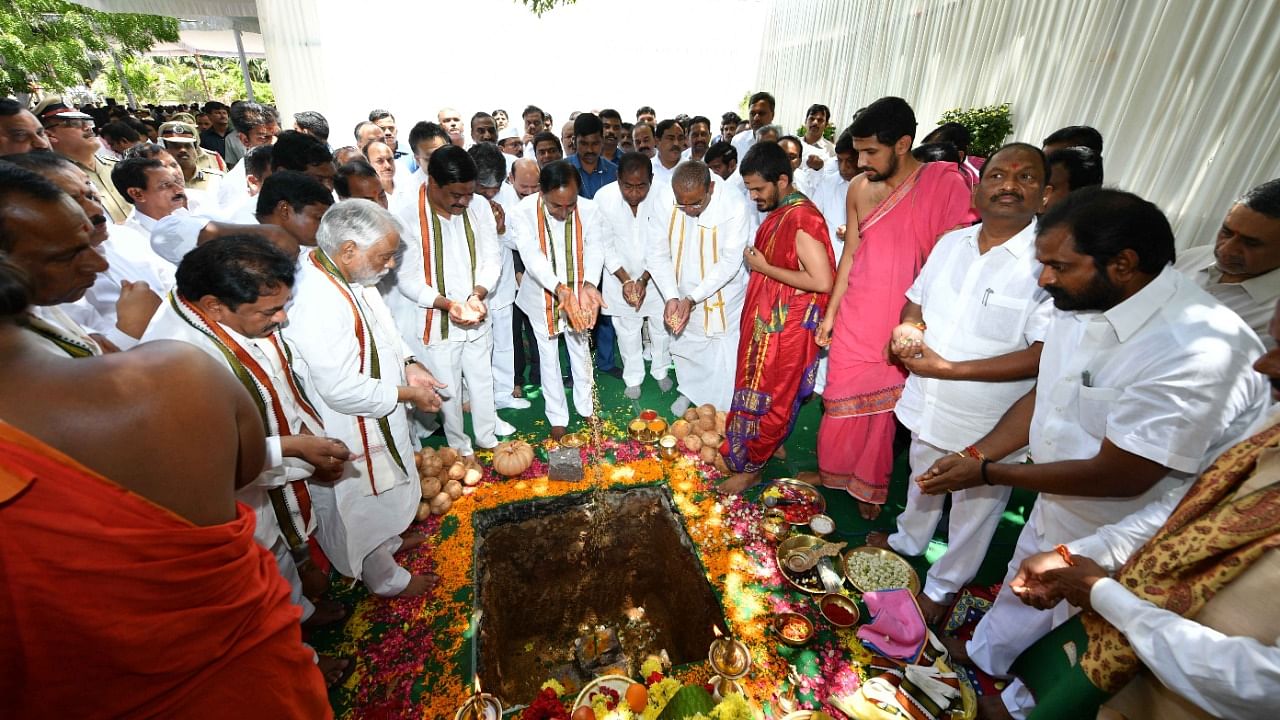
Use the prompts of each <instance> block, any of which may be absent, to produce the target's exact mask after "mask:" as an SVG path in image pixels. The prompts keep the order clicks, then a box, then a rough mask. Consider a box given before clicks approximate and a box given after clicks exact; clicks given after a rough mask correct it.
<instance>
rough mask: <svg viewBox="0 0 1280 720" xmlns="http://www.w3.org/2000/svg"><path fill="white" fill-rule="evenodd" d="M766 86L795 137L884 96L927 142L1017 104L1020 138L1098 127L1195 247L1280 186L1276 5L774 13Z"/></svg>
mask: <svg viewBox="0 0 1280 720" xmlns="http://www.w3.org/2000/svg"><path fill="white" fill-rule="evenodd" d="M758 84H759V85H760V86H761V87H764V88H771V89H773V92H774V94H775V95H776V96H777V98H778V120H779V122H781V123H782V124H783V125H784V126H785V127H788V128H793V127H795V126H797V125H799V124H800V123H801V122H802V121H803V113H804V111H805V109H806V108H807V107H808V105H809V104H810V103H813V102H823V103H825V104H827V105H829V106H831V109H832V112H833V115H834V117H835V118H837V119H838V120H839V121H840V125H842V126H843V125H846V124H847V123H848V122H849V119H850V118H851V116H852V113H853V112H854V111H856V110H857V109H858V108H859V107H862V106H864V105H866V104H867V103H869V102H870V101H872V100H874V99H876V98H877V97H881V96H885V95H898V96H900V97H903V98H905V99H906V100H907V101H908V102H910V103H911V104H912V106H913V107H914V108H915V110H916V116H917V118H918V120H919V124H920V134H921V136H923V134H924V133H927V132H928V131H929V130H930V129H932V128H933V127H935V126H936V125H937V122H936V121H937V119H938V116H939V115H940V113H941V112H942V111H943V110H946V109H949V108H953V107H957V106H962V107H973V106H980V105H990V104H996V103H1000V102H1006V101H1007V102H1010V103H1012V108H1013V124H1014V132H1013V135H1012V137H1011V138H1010V139H1011V140H1013V139H1017V140H1025V141H1028V142H1031V143H1034V144H1037V145H1038V144H1039V143H1040V140H1041V139H1042V138H1044V136H1046V135H1047V134H1049V133H1050V132H1052V131H1053V130H1055V129H1057V128H1059V127H1062V126H1065V125H1092V126H1094V127H1096V128H1098V129H1099V130H1100V131H1101V132H1102V134H1103V136H1104V138H1105V148H1104V152H1103V157H1104V159H1105V166H1106V177H1107V184H1108V185H1113V186H1118V187H1120V188H1122V189H1125V190H1130V191H1132V192H1136V193H1138V194H1139V195H1142V196H1143V197H1146V198H1147V199H1149V200H1152V201H1153V202H1155V203H1156V204H1158V205H1159V206H1160V207H1161V208H1162V209H1164V211H1165V212H1166V213H1167V214H1168V215H1169V218H1170V220H1171V221H1172V222H1173V225H1174V231H1175V232H1176V233H1177V234H1178V238H1179V242H1180V246H1183V247H1185V246H1190V245H1199V244H1204V243H1207V242H1211V241H1212V239H1213V236H1214V234H1215V232H1216V230H1217V227H1218V225H1219V223H1221V221H1222V217H1223V215H1224V214H1225V212H1226V210H1227V208H1228V207H1229V206H1230V203H1231V201H1232V199H1234V198H1235V197H1236V196H1238V195H1239V194H1240V193H1241V192H1242V191H1243V190H1245V189H1247V188H1249V187H1251V186H1253V185H1256V184H1258V183H1260V182H1263V181H1265V180H1269V179H1272V178H1275V177H1278V176H1280V112H1278V109H1280V3H1278V2H1275V1H1274V0H1254V1H1249V0H1231V1H1230V2H1226V1H1209V0H1200V1H1193V0H1127V1H1125V2H1120V1H1119V0H1087V1H1085V2H1080V1H1079V0H1003V1H996V0H983V1H981V2H979V1H978V0H857V1H856V2H854V1H853V0H776V2H774V3H773V4H772V5H771V8H770V12H769V17H768V20H767V21H766V29H765V41H764V45H763V49H762V53H761V58H760V74H759V80H758Z"/></svg>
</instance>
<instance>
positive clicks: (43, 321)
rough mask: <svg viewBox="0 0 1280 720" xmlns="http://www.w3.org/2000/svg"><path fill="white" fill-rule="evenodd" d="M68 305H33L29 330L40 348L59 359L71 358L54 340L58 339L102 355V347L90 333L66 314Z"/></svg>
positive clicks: (28, 310) (30, 308)
mask: <svg viewBox="0 0 1280 720" xmlns="http://www.w3.org/2000/svg"><path fill="white" fill-rule="evenodd" d="M67 307H69V306H67V305H32V306H31V307H29V308H28V309H27V313H28V314H29V315H30V316H31V317H32V318H33V319H32V320H31V321H29V323H28V327H27V329H28V330H30V331H31V335H32V337H35V338H36V339H37V340H38V341H39V342H40V346H41V347H42V348H44V349H45V350H48V351H49V352H50V353H52V354H54V355H56V356H58V357H63V358H65V357H69V353H68V352H67V351H66V350H64V349H63V348H62V347H61V346H59V344H58V342H55V340H54V339H53V338H54V337H57V338H59V339H61V340H62V341H63V342H69V343H71V344H73V345H76V346H79V347H81V348H83V349H84V350H87V351H88V352H89V353H91V354H93V355H101V354H102V347H101V346H99V345H98V342H97V341H96V340H94V339H93V338H91V337H89V332H88V331H87V330H85V329H84V328H83V327H81V326H80V324H79V323H77V322H76V321H75V320H72V319H71V317H70V316H69V315H68V314H67V313H66V312H65V308H67Z"/></svg>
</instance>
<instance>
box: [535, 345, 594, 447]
mask: <svg viewBox="0 0 1280 720" xmlns="http://www.w3.org/2000/svg"><path fill="white" fill-rule="evenodd" d="M533 336H534V337H535V338H537V340H538V362H539V367H540V368H541V370H540V374H541V375H542V401H543V402H544V403H545V404H546V411H545V412H546V415H547V422H549V423H551V424H552V425H559V426H561V427H563V426H565V425H568V424H569V403H568V401H567V400H566V399H565V394H564V383H563V382H562V381H561V379H560V377H561V375H560V338H564V344H565V348H566V349H567V350H568V351H569V372H570V373H571V374H572V375H573V408H574V409H575V410H577V411H578V414H579V415H581V416H582V417H590V416H591V415H593V414H594V413H595V407H594V404H593V403H592V399H591V394H592V390H593V388H594V385H595V377H594V376H593V375H592V368H591V348H590V347H589V346H588V344H587V340H588V338H590V334H589V333H576V332H571V331H568V330H566V331H565V332H562V333H560V334H559V335H556V336H551V335H547V334H546V333H545V332H544V331H543V330H542V328H540V327H539V326H538V325H537V324H535V325H534V328H533Z"/></svg>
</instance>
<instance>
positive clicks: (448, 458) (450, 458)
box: [436, 447, 458, 467]
mask: <svg viewBox="0 0 1280 720" xmlns="http://www.w3.org/2000/svg"><path fill="white" fill-rule="evenodd" d="M436 457H438V458H440V464H441V465H442V466H444V467H448V466H450V465H452V464H454V463H455V462H457V461H458V451H457V450H454V449H453V448H451V447H442V448H440V449H439V450H437V451H436Z"/></svg>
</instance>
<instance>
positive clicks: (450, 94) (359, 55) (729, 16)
mask: <svg viewBox="0 0 1280 720" xmlns="http://www.w3.org/2000/svg"><path fill="white" fill-rule="evenodd" d="M767 10H768V3H767V2H766V1H765V0H697V2H691V1H688V0H645V1H644V2H629V1H627V0H578V2H577V3H576V4H575V5H571V6H568V7H560V8H556V9H555V10H552V11H551V12H548V13H546V14H544V15H543V16H542V17H541V18H538V17H536V16H535V15H533V13H531V12H529V10H527V9H526V8H525V6H524V5H523V4H521V3H519V2H517V0H467V1H466V2H451V3H442V2H412V1H410V0H386V1H383V2H378V3H371V4H369V5H364V4H362V3H358V2H346V1H344V2H336V1H334V0H259V2H258V11H259V19H260V21H261V24H262V30H263V36H264V39H265V42H266V48H267V59H268V62H269V64H270V67H271V78H272V87H273V89H274V90H275V92H276V98H277V100H278V103H279V106H280V110H281V112H282V113H292V112H297V111H300V110H319V111H320V112H322V113H324V115H325V116H326V117H327V118H328V119H329V122H330V125H331V127H332V128H333V130H332V134H331V138H330V140H331V143H332V144H333V145H334V146H335V147H336V146H339V145H344V144H348V143H349V142H350V141H351V128H353V127H354V125H355V123H356V122H357V121H358V120H361V119H364V118H366V117H367V115H368V112H369V110H370V109H372V108H375V107H384V108H386V109H388V110H390V111H391V112H392V113H393V114H395V116H396V119H397V121H398V123H399V126H400V128H402V130H401V134H400V139H401V142H405V141H407V139H408V131H409V128H410V127H412V125H413V124H414V122H416V121H418V120H432V121H434V120H435V119H436V111H437V110H438V109H439V108H441V107H442V106H445V105H450V106H453V107H456V108H457V109H458V110H460V111H461V112H462V115H463V119H464V121H465V120H469V118H470V117H471V115H472V113H474V112H476V111H479V110H483V111H485V112H488V111H491V110H494V109H495V108H499V107H500V108H503V109H505V110H506V111H507V112H508V114H509V115H512V116H513V117H514V119H515V120H516V121H517V122H518V121H519V118H518V116H519V113H520V111H521V110H522V109H524V107H525V106H526V105H529V104H535V105H538V106H539V107H541V108H542V109H544V110H546V111H548V112H550V113H551V114H552V115H553V116H554V119H555V122H556V125H557V127H556V130H557V132H558V131H559V125H560V124H562V123H563V122H565V121H566V120H568V117H569V112H570V111H572V110H591V109H600V108H604V107H613V108H615V109H617V110H618V111H619V112H620V113H621V114H622V116H623V119H624V120H626V121H630V120H634V117H635V115H634V113H635V109H636V108H638V107H640V106H641V105H646V104H647V105H652V106H653V107H654V108H656V109H657V111H658V117H659V119H662V118H664V117H672V116H674V115H676V114H677V113H680V112H685V113H688V114H690V115H695V114H704V115H707V116H709V117H710V116H715V115H719V114H720V113H722V112H724V111H726V110H731V109H736V108H737V107H738V106H739V104H740V102H741V100H742V98H743V97H744V96H745V95H746V94H748V93H749V92H750V91H751V90H752V87H751V86H752V84H753V83H754V81H755V77H756V61H757V58H758V56H759V47H760V33H761V28H762V26H763V18H764V15H765V13H766V12H767ZM717 122H718V121H717Z"/></svg>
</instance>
